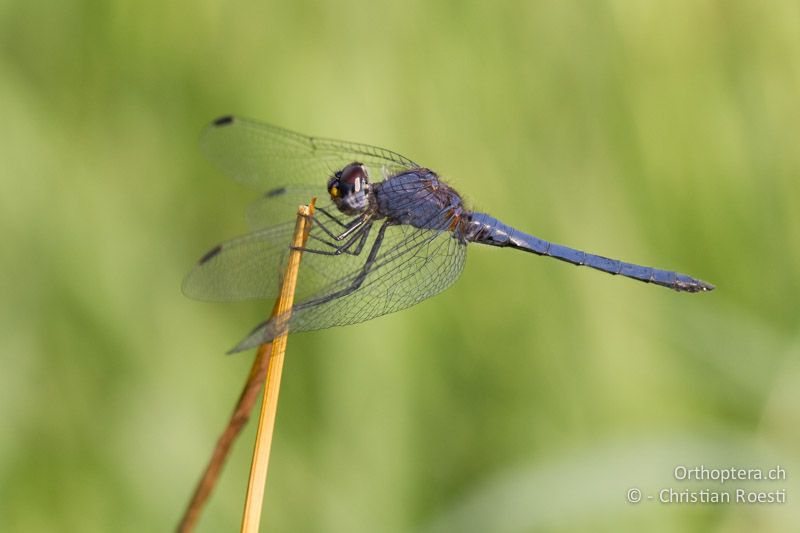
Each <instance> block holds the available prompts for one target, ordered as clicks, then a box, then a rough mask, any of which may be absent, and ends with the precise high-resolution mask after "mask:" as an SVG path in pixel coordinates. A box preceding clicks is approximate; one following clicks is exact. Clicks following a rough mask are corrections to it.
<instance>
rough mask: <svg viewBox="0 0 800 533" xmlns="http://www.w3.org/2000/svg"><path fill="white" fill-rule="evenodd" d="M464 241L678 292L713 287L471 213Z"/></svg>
mask: <svg viewBox="0 0 800 533" xmlns="http://www.w3.org/2000/svg"><path fill="white" fill-rule="evenodd" d="M465 238H466V240H467V241H471V242H477V243H481V244H488V245H490V246H501V247H505V246H508V247H511V248H516V249H518V250H523V251H526V252H531V253H534V254H537V255H542V256H547V257H553V258H555V259H559V260H561V261H565V262H567V263H571V264H573V265H577V266H588V267H590V268H594V269H595V270H600V271H602V272H607V273H609V274H613V275H620V276H625V277H627V278H632V279H636V280H639V281H643V282H645V283H653V284H655V285H660V286H662V287H668V288H670V289H674V290H676V291H681V292H705V291H710V290H713V289H714V286H713V285H711V284H710V283H706V282H705V281H702V280H699V279H696V278H693V277H691V276H687V275H686V274H680V273H678V272H673V271H670V270H662V269H659V268H653V267H646V266H641V265H636V264H633V263H626V262H625V261H620V260H618V259H609V258H608V257H603V256H600V255H594V254H590V253H588V252H584V251H582V250H576V249H574V248H570V247H568V246H562V245H560V244H554V243H551V242H548V241H545V240H542V239H539V238H538V237H534V236H533V235H528V234H527V233H523V232H521V231H519V230H517V229H514V228H512V227H511V226H508V225H506V224H503V223H502V222H500V221H499V220H497V219H496V218H494V217H491V216H489V215H487V214H485V213H472V214H471V216H470V218H469V221H468V222H467V227H466V231H465Z"/></svg>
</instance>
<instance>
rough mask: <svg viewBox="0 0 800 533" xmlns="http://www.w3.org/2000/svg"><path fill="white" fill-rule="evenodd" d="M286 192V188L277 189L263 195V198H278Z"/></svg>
mask: <svg viewBox="0 0 800 533" xmlns="http://www.w3.org/2000/svg"><path fill="white" fill-rule="evenodd" d="M285 192H286V187H278V188H277V189H272V190H270V191H267V192H265V193H264V198H272V197H273V196H280V195H281V194H284V193H285Z"/></svg>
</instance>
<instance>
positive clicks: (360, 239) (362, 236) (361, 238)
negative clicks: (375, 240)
mask: <svg viewBox="0 0 800 533" xmlns="http://www.w3.org/2000/svg"><path fill="white" fill-rule="evenodd" d="M371 227H372V223H369V224H367V225H365V226H362V227H361V228H360V229H359V231H357V232H356V233H355V234H353V235H352V236H351V238H350V240H349V241H347V242H346V243H344V244H342V245H341V246H339V245H337V244H335V243H332V242H328V241H326V240H324V239H320V238H319V237H315V236H313V235H309V237H311V238H313V239H314V240H316V241H318V242H321V243H322V244H325V245H326V246H330V247H331V248H333V249H332V250H317V249H314V248H308V247H305V246H291V247H290V248H291V249H292V250H300V251H301V252H306V253H311V254H320V255H341V254H343V253H344V254H349V255H359V254H360V253H361V250H362V249H363V248H364V244H365V243H366V242H367V237H368V236H369V232H370V228H371ZM356 242H357V243H358V244H357V245H356V248H355V250H350V248H351V247H352V246H353V244H355V243H356Z"/></svg>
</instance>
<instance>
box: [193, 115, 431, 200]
mask: <svg viewBox="0 0 800 533" xmlns="http://www.w3.org/2000/svg"><path fill="white" fill-rule="evenodd" d="M200 145H201V148H202V150H203V152H204V153H205V154H206V156H207V157H208V158H209V159H210V160H211V161H212V162H213V163H214V164H215V165H216V166H217V167H218V168H219V169H220V170H221V171H223V172H224V173H226V174H228V175H229V176H231V177H232V178H234V179H236V180H237V181H240V182H241V183H244V184H245V185H249V186H251V187H254V188H256V189H258V190H260V191H262V192H264V191H269V190H273V189H277V188H279V187H282V186H285V185H295V184H301V185H302V184H305V185H312V186H313V185H316V186H319V187H320V188H321V189H322V191H325V185H326V182H327V179H328V178H329V177H330V176H331V175H332V174H333V173H334V172H336V171H338V170H341V169H342V168H343V167H344V166H345V165H347V164H349V163H352V162H354V161H360V162H362V163H364V164H365V165H366V166H367V169H368V170H369V172H370V176H371V177H372V180H373V181H380V180H381V179H383V176H386V175H391V174H396V173H397V172H399V171H401V170H405V169H409V168H417V167H418V166H419V165H417V164H416V163H414V162H413V161H411V160H410V159H408V158H407V157H404V156H402V155H400V154H397V153H395V152H392V151H391V150H386V149H385V148H379V147H377V146H370V145H367V144H359V143H352V142H347V141H336V140H333V139H323V138H316V137H309V136H307V135H302V134H300V133H295V132H293V131H289V130H285V129H283V128H279V127H277V126H272V125H269V124H263V123H260V122H256V121H253V120H248V119H244V118H240V117H223V118H220V119H217V120H215V121H214V122H212V123H211V124H209V125H208V127H207V128H206V129H205V131H204V132H203V134H202V136H201V139H200Z"/></svg>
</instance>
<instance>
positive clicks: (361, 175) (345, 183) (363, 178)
mask: <svg viewBox="0 0 800 533" xmlns="http://www.w3.org/2000/svg"><path fill="white" fill-rule="evenodd" d="M368 189H369V179H368V176H367V168H366V167H365V166H364V165H363V163H358V162H354V163H350V164H349V165H347V166H346V167H344V168H343V169H342V170H340V171H339V172H337V173H335V174H334V175H333V176H332V177H331V179H330V180H328V193H329V194H330V195H331V200H333V202H334V203H335V204H336V207H338V208H339V211H341V212H342V213H344V214H346V215H357V214H359V213H361V212H363V211H364V210H365V209H366V208H367V206H368V205H369V199H368V198H367V191H368Z"/></svg>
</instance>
